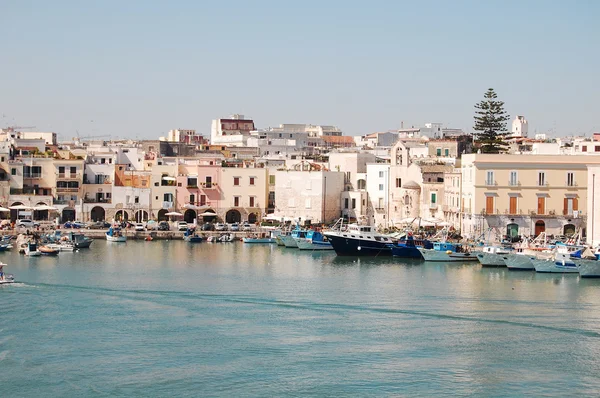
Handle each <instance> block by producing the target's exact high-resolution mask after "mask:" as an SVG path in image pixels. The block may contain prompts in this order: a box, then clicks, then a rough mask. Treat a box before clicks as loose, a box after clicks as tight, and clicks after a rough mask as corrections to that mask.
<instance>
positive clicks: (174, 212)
mask: <svg viewBox="0 0 600 398" xmlns="http://www.w3.org/2000/svg"><path fill="white" fill-rule="evenodd" d="M165 216H183V214H181V213H178V212H176V211H170V212H168V213H166V214H165Z"/></svg>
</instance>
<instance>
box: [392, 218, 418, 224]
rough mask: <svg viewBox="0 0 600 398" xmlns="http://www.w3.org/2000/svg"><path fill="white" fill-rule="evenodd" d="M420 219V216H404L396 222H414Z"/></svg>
mask: <svg viewBox="0 0 600 398" xmlns="http://www.w3.org/2000/svg"><path fill="white" fill-rule="evenodd" d="M416 220H418V217H406V218H402V219H400V220H398V222H396V224H412V223H413V221H416Z"/></svg>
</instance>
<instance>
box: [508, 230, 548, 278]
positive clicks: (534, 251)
mask: <svg viewBox="0 0 600 398" xmlns="http://www.w3.org/2000/svg"><path fill="white" fill-rule="evenodd" d="M550 250H551V248H550V247H549V246H548V243H547V241H546V233H545V232H542V233H541V234H539V235H538V236H537V237H536V238H535V239H533V240H532V241H528V240H525V241H524V242H522V243H520V244H518V245H516V246H515V247H514V250H513V252H512V253H509V254H506V255H505V256H503V258H504V262H505V263H506V267H507V268H508V269H509V270H511V271H534V270H535V267H534V266H533V262H532V261H531V260H532V259H535V258H536V256H537V255H538V254H539V253H542V252H549V251H550Z"/></svg>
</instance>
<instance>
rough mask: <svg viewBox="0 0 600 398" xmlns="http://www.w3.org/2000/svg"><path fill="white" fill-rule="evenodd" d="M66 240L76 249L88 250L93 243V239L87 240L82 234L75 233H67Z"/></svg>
mask: <svg viewBox="0 0 600 398" xmlns="http://www.w3.org/2000/svg"><path fill="white" fill-rule="evenodd" d="M67 238H68V239H69V241H70V242H71V243H72V244H73V246H74V247H75V248H76V249H88V248H89V247H90V245H91V244H92V242H93V241H94V240H93V239H91V238H88V237H87V236H85V235H84V234H78V233H75V232H69V234H68V235H67Z"/></svg>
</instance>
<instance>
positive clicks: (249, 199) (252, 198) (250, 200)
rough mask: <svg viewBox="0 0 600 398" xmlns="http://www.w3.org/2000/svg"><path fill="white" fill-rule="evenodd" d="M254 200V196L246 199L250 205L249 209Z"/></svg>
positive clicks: (252, 205)
mask: <svg viewBox="0 0 600 398" xmlns="http://www.w3.org/2000/svg"><path fill="white" fill-rule="evenodd" d="M254 199H255V197H254V196H250V197H249V198H248V201H249V205H250V207H254Z"/></svg>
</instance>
